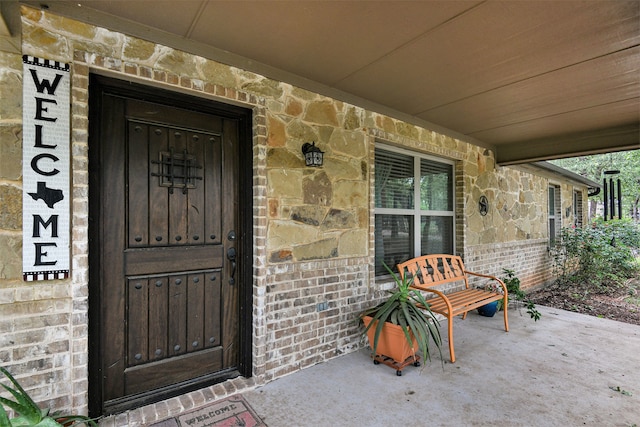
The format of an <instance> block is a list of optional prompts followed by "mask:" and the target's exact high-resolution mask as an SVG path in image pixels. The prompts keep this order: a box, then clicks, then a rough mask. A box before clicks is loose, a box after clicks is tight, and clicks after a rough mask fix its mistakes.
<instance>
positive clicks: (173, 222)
mask: <svg viewBox="0 0 640 427" xmlns="http://www.w3.org/2000/svg"><path fill="white" fill-rule="evenodd" d="M96 96H99V97H100V102H99V103H96V105H97V108H99V110H100V114H99V118H98V117H96V119H95V120H99V122H100V124H98V125H96V126H95V127H94V129H96V133H97V134H98V135H97V141H96V142H95V144H91V145H90V150H92V149H97V150H99V154H96V157H98V156H99V158H97V159H95V161H94V162H92V164H93V165H96V166H99V170H97V171H94V170H91V169H92V168H90V174H95V173H97V174H98V175H99V176H98V177H96V178H97V179H96V180H95V185H91V186H90V188H91V190H90V191H92V192H95V193H97V194H96V195H95V197H92V198H91V201H92V202H94V203H97V204H99V208H98V209H92V210H91V213H92V215H93V216H94V217H96V216H97V218H94V221H95V220H97V222H96V223H95V224H94V227H93V228H92V231H91V236H92V238H93V239H95V240H96V243H94V245H93V246H92V248H91V249H94V248H95V252H96V253H97V254H99V257H98V258H97V259H95V258H93V259H92V263H91V268H92V271H93V272H92V274H91V279H92V280H93V281H97V282H98V283H94V284H92V288H91V289H92V290H94V291H96V290H97V291H98V292H99V298H92V300H91V301H92V302H93V304H91V306H90V311H91V310H100V316H99V319H98V320H99V329H98V330H95V334H98V335H99V338H98V339H99V343H98V345H99V348H100V354H99V355H96V357H97V358H98V359H99V360H100V362H99V363H96V364H93V365H92V367H94V368H97V369H98V370H99V371H100V374H99V377H98V375H97V374H96V375H95V380H98V378H99V381H100V387H99V393H100V394H101V395H102V397H101V399H100V400H101V402H102V411H101V412H115V411H118V410H120V409H125V408H129V407H132V406H137V405H140V404H144V403H148V402H149V401H153V400H158V398H159V397H165V396H169V395H172V394H178V393H182V392H184V391H185V388H186V387H188V386H189V385H192V386H193V385H201V383H202V382H203V381H204V382H206V380H207V379H208V380H209V382H211V381H212V380H215V379H216V378H217V379H218V380H220V379H226V378H228V377H230V376H235V375H238V373H239V371H240V365H241V360H242V357H241V354H240V352H241V346H240V339H241V333H240V323H241V319H240V316H241V310H240V300H241V293H240V291H239V290H240V288H241V287H243V286H244V287H246V283H244V282H245V281H246V279H245V278H244V277H243V273H242V269H241V268H240V266H239V265H238V264H239V263H240V262H241V256H240V254H239V252H240V251H241V250H243V248H242V245H241V243H240V242H239V236H240V235H241V234H242V233H243V230H242V229H241V227H242V224H241V221H240V220H239V218H240V212H239V206H240V205H241V203H240V202H241V200H240V193H239V184H238V182H239V171H238V168H239V166H238V165H239V161H238V160H239V159H238V157H239V146H240V143H241V141H240V134H241V130H240V128H239V126H240V124H239V123H240V122H239V121H238V120H237V119H234V118H233V117H224V116H220V115H218V114H214V113H211V112H206V111H204V112H203V111H201V110H197V109H194V108H193V105H191V104H185V105H179V104H180V103H175V102H174V101H173V100H172V101H171V102H168V101H164V102H158V101H153V102H152V101H149V100H146V99H145V98H144V97H143V96H137V97H136V96H135V95H134V96H131V95H129V94H126V95H124V96H123V94H121V93H110V92H109V90H106V91H101V92H100V93H99V94H96ZM176 104H178V105H176ZM92 117H94V116H92ZM92 158H93V157H92ZM96 269H99V271H95V270H96ZM98 304H99V305H98ZM94 338H96V337H94ZM92 341H94V342H95V340H92ZM96 357H94V359H95V358H96ZM92 390H97V389H96V388H92Z"/></svg>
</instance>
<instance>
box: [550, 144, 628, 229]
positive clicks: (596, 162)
mask: <svg viewBox="0 0 640 427" xmlns="http://www.w3.org/2000/svg"><path fill="white" fill-rule="evenodd" d="M551 163H553V164H555V165H557V166H560V167H561V168H564V169H567V170H570V171H572V172H574V173H577V174H578V175H582V176H584V177H585V178H588V179H590V180H592V181H595V182H598V183H600V184H601V185H602V183H603V179H604V177H605V175H604V172H605V171H610V170H619V171H620V174H618V175H613V176H614V180H617V179H618V178H619V179H620V184H621V187H622V214H623V217H626V218H629V217H634V216H633V215H632V213H633V212H635V219H636V220H640V218H638V209H639V208H640V150H632V151H619V152H615V153H606V154H597V155H593V156H584V157H574V158H570V159H560V160H553V161H552V162H551ZM616 191H617V189H616ZM596 197H598V198H599V202H603V201H604V192H603V191H601V192H600V194H599V195H598V196H596Z"/></svg>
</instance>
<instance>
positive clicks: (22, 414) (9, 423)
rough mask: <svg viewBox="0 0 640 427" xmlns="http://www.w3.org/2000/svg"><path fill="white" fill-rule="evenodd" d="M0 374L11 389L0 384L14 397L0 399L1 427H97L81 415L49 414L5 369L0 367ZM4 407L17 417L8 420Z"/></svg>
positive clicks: (93, 422)
mask: <svg viewBox="0 0 640 427" xmlns="http://www.w3.org/2000/svg"><path fill="white" fill-rule="evenodd" d="M0 372H2V374H4V376H5V377H7V378H8V379H9V381H11V383H12V384H13V387H11V386H8V385H6V384H0V385H2V387H4V389H5V390H7V391H8V392H9V393H11V395H12V396H13V397H14V399H15V400H10V399H7V398H4V397H0V426H2V427H23V426H24V427H26V426H34V427H61V426H80V425H88V426H92V427H97V426H98V425H97V424H96V422H95V421H93V420H92V419H90V418H89V417H85V416H82V415H64V414H61V413H49V409H48V408H47V409H40V408H39V407H38V405H37V404H36V403H35V402H34V401H33V399H32V398H31V396H29V394H27V392H26V391H24V389H23V388H22V387H21V386H20V384H18V382H17V381H16V380H15V378H13V376H12V375H11V374H10V373H9V371H7V370H6V369H5V368H3V367H1V366H0ZM5 407H7V408H10V409H12V410H13V412H15V413H16V415H17V416H15V417H13V418H9V415H8V414H7V411H6V409H5Z"/></svg>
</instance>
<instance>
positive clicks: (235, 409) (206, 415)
mask: <svg viewBox="0 0 640 427" xmlns="http://www.w3.org/2000/svg"><path fill="white" fill-rule="evenodd" d="M151 427H267V425H266V424H265V423H264V422H263V421H262V420H261V419H260V418H258V416H257V415H256V413H255V411H254V410H253V408H251V406H249V404H248V403H247V401H246V400H244V398H243V397H242V396H231V397H227V398H226V399H222V400H219V401H216V402H214V403H212V404H210V405H207V406H205V407H203V408H200V409H196V410H195V411H191V412H187V413H185V414H182V415H180V416H178V417H176V418H171V419H168V420H164V421H161V422H159V423H156V424H153V425H152V426H151Z"/></svg>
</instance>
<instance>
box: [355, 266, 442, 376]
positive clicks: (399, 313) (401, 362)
mask: <svg viewBox="0 0 640 427" xmlns="http://www.w3.org/2000/svg"><path fill="white" fill-rule="evenodd" d="M384 266H385V268H386V269H387V271H388V272H389V273H390V274H391V276H392V277H393V279H394V280H395V283H396V288H395V289H393V290H389V291H388V292H389V294H390V295H389V298H387V299H386V300H385V301H383V302H381V303H380V304H379V305H377V306H375V307H372V308H370V309H367V310H365V311H364V312H363V313H362V314H361V316H360V317H361V319H362V321H363V322H364V325H365V330H364V332H363V334H366V335H367V337H368V339H369V345H370V346H371V349H372V351H373V358H374V359H373V360H374V363H375V364H378V363H381V362H382V363H385V364H386V365H389V366H391V367H393V368H394V369H396V374H397V375H398V376H400V375H402V369H403V368H404V367H405V366H407V365H409V364H413V365H415V366H419V365H420V362H419V360H420V359H419V356H417V355H416V352H417V351H418V350H420V352H421V353H422V357H423V358H425V359H426V360H430V358H431V351H432V347H431V340H433V344H434V345H435V347H436V348H437V349H438V351H439V352H440V355H441V356H442V352H441V345H442V338H441V337H440V328H439V323H438V320H437V318H436V317H435V315H434V314H433V312H432V311H431V310H430V309H429V304H427V302H426V300H425V298H424V296H423V295H422V293H420V292H419V291H418V290H417V289H412V288H411V283H412V277H411V276H410V275H405V276H404V278H400V277H399V276H398V275H397V274H396V273H394V272H393V271H392V270H391V269H390V268H389V267H388V266H387V265H386V264H385V265H384Z"/></svg>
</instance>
